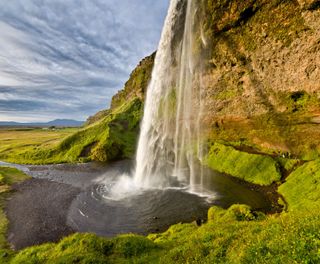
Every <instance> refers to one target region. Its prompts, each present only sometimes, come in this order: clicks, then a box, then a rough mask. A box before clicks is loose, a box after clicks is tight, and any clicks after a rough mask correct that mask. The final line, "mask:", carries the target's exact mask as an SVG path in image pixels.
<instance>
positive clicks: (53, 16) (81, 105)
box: [0, 0, 169, 121]
mask: <svg viewBox="0 0 320 264" xmlns="http://www.w3.org/2000/svg"><path fill="white" fill-rule="evenodd" d="M168 2H169V0H161V1H154V0H135V1H132V0H90V1H87V0H69V1H65V0H13V1H2V2H0V35H1V42H0V121H1V120H14V121H30V120H32V121H34V120H38V121H45V120H50V119H54V118H75V119H85V118H86V117H87V116H88V115H90V114H93V113H95V112H96V111H98V110H99V109H102V108H105V107H106V106H107V105H108V103H109V102H110V99H111V97H112V95H113V94H114V93H115V92H116V91H117V90H119V89H121V88H122V86H123V83H124V82H125V81H126V79H127V78H128V76H129V73H130V72H131V71H132V69H133V68H134V67H135V65H136V64H137V63H138V62H139V60H140V59H142V58H143V57H144V56H146V55H149V54H150V53H152V52H153V51H154V50H155V49H156V47H157V44H158V41H159V37H160V33H161V28H162V24H163V20H164V17H165V14H166V10H167V7H168ZM37 115H38V119H37Z"/></svg>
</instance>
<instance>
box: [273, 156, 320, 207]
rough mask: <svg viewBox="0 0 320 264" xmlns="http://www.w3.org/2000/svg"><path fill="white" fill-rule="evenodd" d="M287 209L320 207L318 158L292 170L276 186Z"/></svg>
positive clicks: (319, 168)
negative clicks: (286, 204) (283, 180)
mask: <svg viewBox="0 0 320 264" xmlns="http://www.w3.org/2000/svg"><path fill="white" fill-rule="evenodd" d="M278 191H279V193H280V194H281V195H282V196H283V197H284V199H285V200H286V202H287V203H288V208H287V209H288V210H289V211H305V210H307V211H313V210H315V211H317V210H319V209H320V159H318V160H314V161H310V162H307V163H305V164H304V165H302V166H301V167H299V168H298V169H296V170H295V171H293V172H292V173H291V174H290V175H289V176H288V178H287V179H286V181H285V183H283V184H282V185H281V186H280V187H279V188H278Z"/></svg>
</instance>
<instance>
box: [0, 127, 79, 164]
mask: <svg viewBox="0 0 320 264" xmlns="http://www.w3.org/2000/svg"><path fill="white" fill-rule="evenodd" d="M76 131H78V128H65V129H54V130H53V129H31V128H30V129H26V128H24V129H19V128H15V129H13V128H3V129H0V160H2V161H8V162H17V163H20V162H21V163H24V162H26V159H25V158H24V157H23V156H24V155H23V154H24V153H29V152H37V151H39V150H43V151H46V150H48V149H51V148H52V147H53V146H56V145H57V144H59V143H60V142H61V141H62V140H63V138H65V137H67V136H69V135H71V134H73V133H75V132H76Z"/></svg>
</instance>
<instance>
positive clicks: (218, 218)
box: [10, 205, 320, 264]
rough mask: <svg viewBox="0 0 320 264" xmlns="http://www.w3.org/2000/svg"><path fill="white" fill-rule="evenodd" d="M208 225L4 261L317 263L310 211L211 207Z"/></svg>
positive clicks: (81, 242)
mask: <svg viewBox="0 0 320 264" xmlns="http://www.w3.org/2000/svg"><path fill="white" fill-rule="evenodd" d="M208 214H209V216H208V219H209V221H208V223H206V224H203V225H202V226H201V227H198V226H197V225H196V224H195V223H191V224H177V225H174V226H171V227H170V228H169V229H168V231H166V232H164V233H162V234H151V235H149V236H148V237H146V238H145V237H141V236H136V235H123V236H119V237H117V238H114V239H105V238H99V237H97V236H95V235H92V234H75V235H72V236H70V237H67V238H65V239H63V240H62V241H61V242H59V243H57V244H53V243H49V244H44V245H41V246H35V247H31V248H27V249H25V250H22V251H20V252H18V253H17V254H16V255H15V256H13V257H12V259H11V261H10V263H13V264H18V263H166V264H169V263H246V264H247V263H288V264H289V263H290V264H292V263H318V262H319V261H320V251H319V249H320V233H319V228H320V217H319V215H317V214H316V213H304V214H303V217H302V215H300V214H293V213H282V214H280V215H273V216H265V215H264V214H262V213H259V212H255V211H252V210H251V209H250V207H248V206H245V205H233V206H232V207H230V208H229V209H228V210H224V209H221V208H219V207H213V208H211V209H210V210H209V213H208Z"/></svg>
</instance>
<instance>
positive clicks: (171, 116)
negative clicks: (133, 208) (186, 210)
mask: <svg viewBox="0 0 320 264" xmlns="http://www.w3.org/2000/svg"><path fill="white" fill-rule="evenodd" d="M194 16H195V8H194V0H171V4H170V7H169V12H168V15H167V18H166V21H165V25H164V29H163V32H162V36H161V40H160V44H159V48H158V51H157V55H156V59H155V64H154V69H153V73H152V78H151V82H150V84H149V87H148V90H147V96H146V101H145V109H144V118H143V121H142V127H141V133H140V138H139V144H138V149H137V157H136V171H135V175H134V182H135V184H136V185H138V186H141V187H142V188H165V187H170V186H172V184H173V182H176V181H179V182H183V183H185V184H187V185H189V186H190V187H191V190H192V189H197V187H198V186H199V185H201V183H202V179H201V177H202V176H201V169H200V166H199V159H201V153H202V147H201V142H200V123H201V112H202V111H201V90H200V84H201V82H199V81H197V80H196V73H195V60H194V59H195V58H194V55H193V52H194V35H193V27H194Z"/></svg>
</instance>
